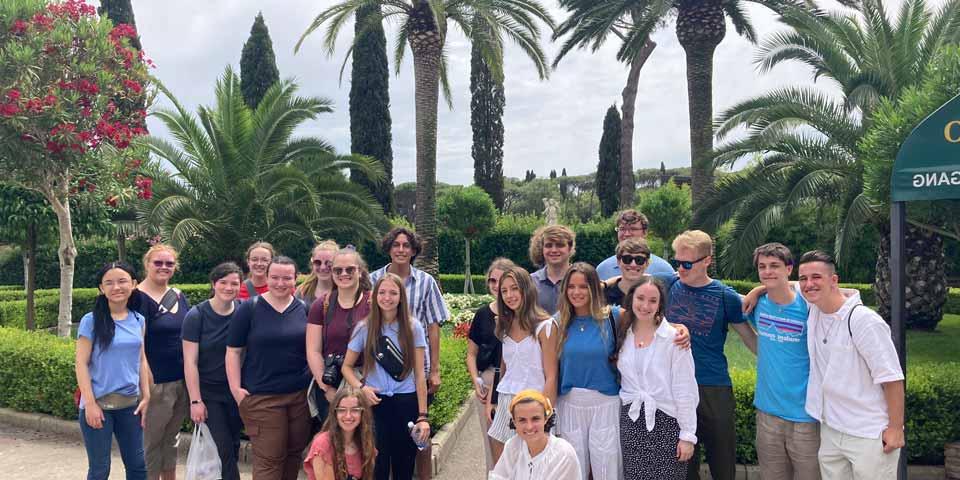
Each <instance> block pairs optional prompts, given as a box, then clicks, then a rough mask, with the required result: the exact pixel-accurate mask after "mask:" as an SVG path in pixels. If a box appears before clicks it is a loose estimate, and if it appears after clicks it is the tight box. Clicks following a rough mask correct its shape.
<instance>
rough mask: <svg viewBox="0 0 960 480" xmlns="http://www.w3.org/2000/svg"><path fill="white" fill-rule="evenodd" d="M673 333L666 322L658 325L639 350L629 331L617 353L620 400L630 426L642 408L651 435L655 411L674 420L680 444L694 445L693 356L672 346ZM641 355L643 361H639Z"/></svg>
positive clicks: (695, 395) (695, 397)
mask: <svg viewBox="0 0 960 480" xmlns="http://www.w3.org/2000/svg"><path fill="white" fill-rule="evenodd" d="M676 335H677V330H676V329H675V328H673V326H672V325H670V324H669V323H667V321H666V320H663V321H661V322H660V326H658V327H657V332H656V334H655V335H654V336H653V343H651V344H650V345H649V346H647V347H644V348H643V349H642V350H648V351H647V352H642V350H641V349H639V348H637V346H636V339H635V338H634V336H633V328H630V329H629V330H628V331H627V337H626V339H625V340H624V342H623V348H621V350H620V356H619V359H618V360H617V368H618V369H619V370H620V400H621V401H622V402H623V404H624V405H630V411H629V416H630V419H631V420H633V421H634V422H636V421H637V419H638V418H640V408H641V406H645V407H646V408H645V409H644V419H645V420H646V426H647V431H653V428H654V420H655V419H656V413H657V410H660V411H662V412H663V413H665V414H667V415H669V416H671V417H673V418H675V419H677V423H678V424H680V440H686V441H688V442H691V443H697V404H698V403H700V394H699V392H698V391H697V380H696V377H695V376H694V366H693V353H692V352H691V351H690V350H689V349H686V350H684V349H681V348H680V347H678V346H676V345H675V344H674V343H673V339H674V337H676ZM641 355H645V356H646V358H643V359H641Z"/></svg>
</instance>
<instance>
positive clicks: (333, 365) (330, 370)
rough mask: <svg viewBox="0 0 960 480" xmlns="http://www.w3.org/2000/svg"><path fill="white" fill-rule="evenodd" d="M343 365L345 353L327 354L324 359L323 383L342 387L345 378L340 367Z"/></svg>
mask: <svg viewBox="0 0 960 480" xmlns="http://www.w3.org/2000/svg"><path fill="white" fill-rule="evenodd" d="M341 367H343V355H334V354H332V353H331V354H330V355H327V356H326V357H325V358H324V359H323V378H322V380H323V383H325V384H327V385H330V386H331V387H334V388H339V387H340V382H341V381H342V380H343V373H342V372H341V371H340V368H341Z"/></svg>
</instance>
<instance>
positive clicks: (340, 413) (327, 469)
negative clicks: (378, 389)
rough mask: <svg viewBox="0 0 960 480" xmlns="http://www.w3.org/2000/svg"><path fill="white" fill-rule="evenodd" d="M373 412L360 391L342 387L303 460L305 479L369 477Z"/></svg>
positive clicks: (357, 479)
mask: <svg viewBox="0 0 960 480" xmlns="http://www.w3.org/2000/svg"><path fill="white" fill-rule="evenodd" d="M376 456H377V449H376V447H375V446H374V437H373V414H372V413H371V412H370V407H368V406H367V401H366V399H364V398H363V391H361V390H358V389H356V388H353V387H351V386H349V385H347V386H344V387H343V388H341V389H340V390H339V391H337V395H336V396H335V397H334V398H333V401H332V402H331V415H330V416H329V417H327V421H326V423H324V425H323V430H322V431H321V432H320V433H318V434H317V436H315V437H314V438H313V443H312V444H311V445H310V452H309V453H307V458H306V459H305V460H304V461H303V470H304V471H306V472H307V478H308V479H309V480H373V469H374V459H375V458H376Z"/></svg>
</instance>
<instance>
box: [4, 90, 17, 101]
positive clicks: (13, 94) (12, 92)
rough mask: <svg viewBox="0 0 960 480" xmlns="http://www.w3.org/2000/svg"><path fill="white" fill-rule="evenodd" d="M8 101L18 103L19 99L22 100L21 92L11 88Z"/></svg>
mask: <svg viewBox="0 0 960 480" xmlns="http://www.w3.org/2000/svg"><path fill="white" fill-rule="evenodd" d="M7 99H8V100H10V101H11V102H16V101H17V100H19V99H20V90H17V89H16V88H11V89H10V90H9V91H8V92H7Z"/></svg>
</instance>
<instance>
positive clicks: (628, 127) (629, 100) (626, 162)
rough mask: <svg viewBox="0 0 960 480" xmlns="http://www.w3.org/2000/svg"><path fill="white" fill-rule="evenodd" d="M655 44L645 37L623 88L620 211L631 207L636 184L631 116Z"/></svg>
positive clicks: (655, 46)
mask: <svg viewBox="0 0 960 480" xmlns="http://www.w3.org/2000/svg"><path fill="white" fill-rule="evenodd" d="M655 48H657V43H656V42H654V41H653V40H650V38H649V37H647V41H646V43H644V44H643V49H642V50H640V54H639V55H638V56H637V58H635V59H634V60H633V62H632V63H631V64H630V74H629V75H627V85H626V86H625V87H623V93H622V97H623V106H622V107H621V112H622V113H623V119H622V120H621V123H620V209H621V210H623V209H627V208H630V207H632V206H633V193H634V190H636V182H635V181H634V179H633V115H634V111H635V110H636V103H637V84H639V83H640V70H641V69H642V68H643V64H645V63H646V62H647V59H648V58H650V54H652V53H653V49H655Z"/></svg>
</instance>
